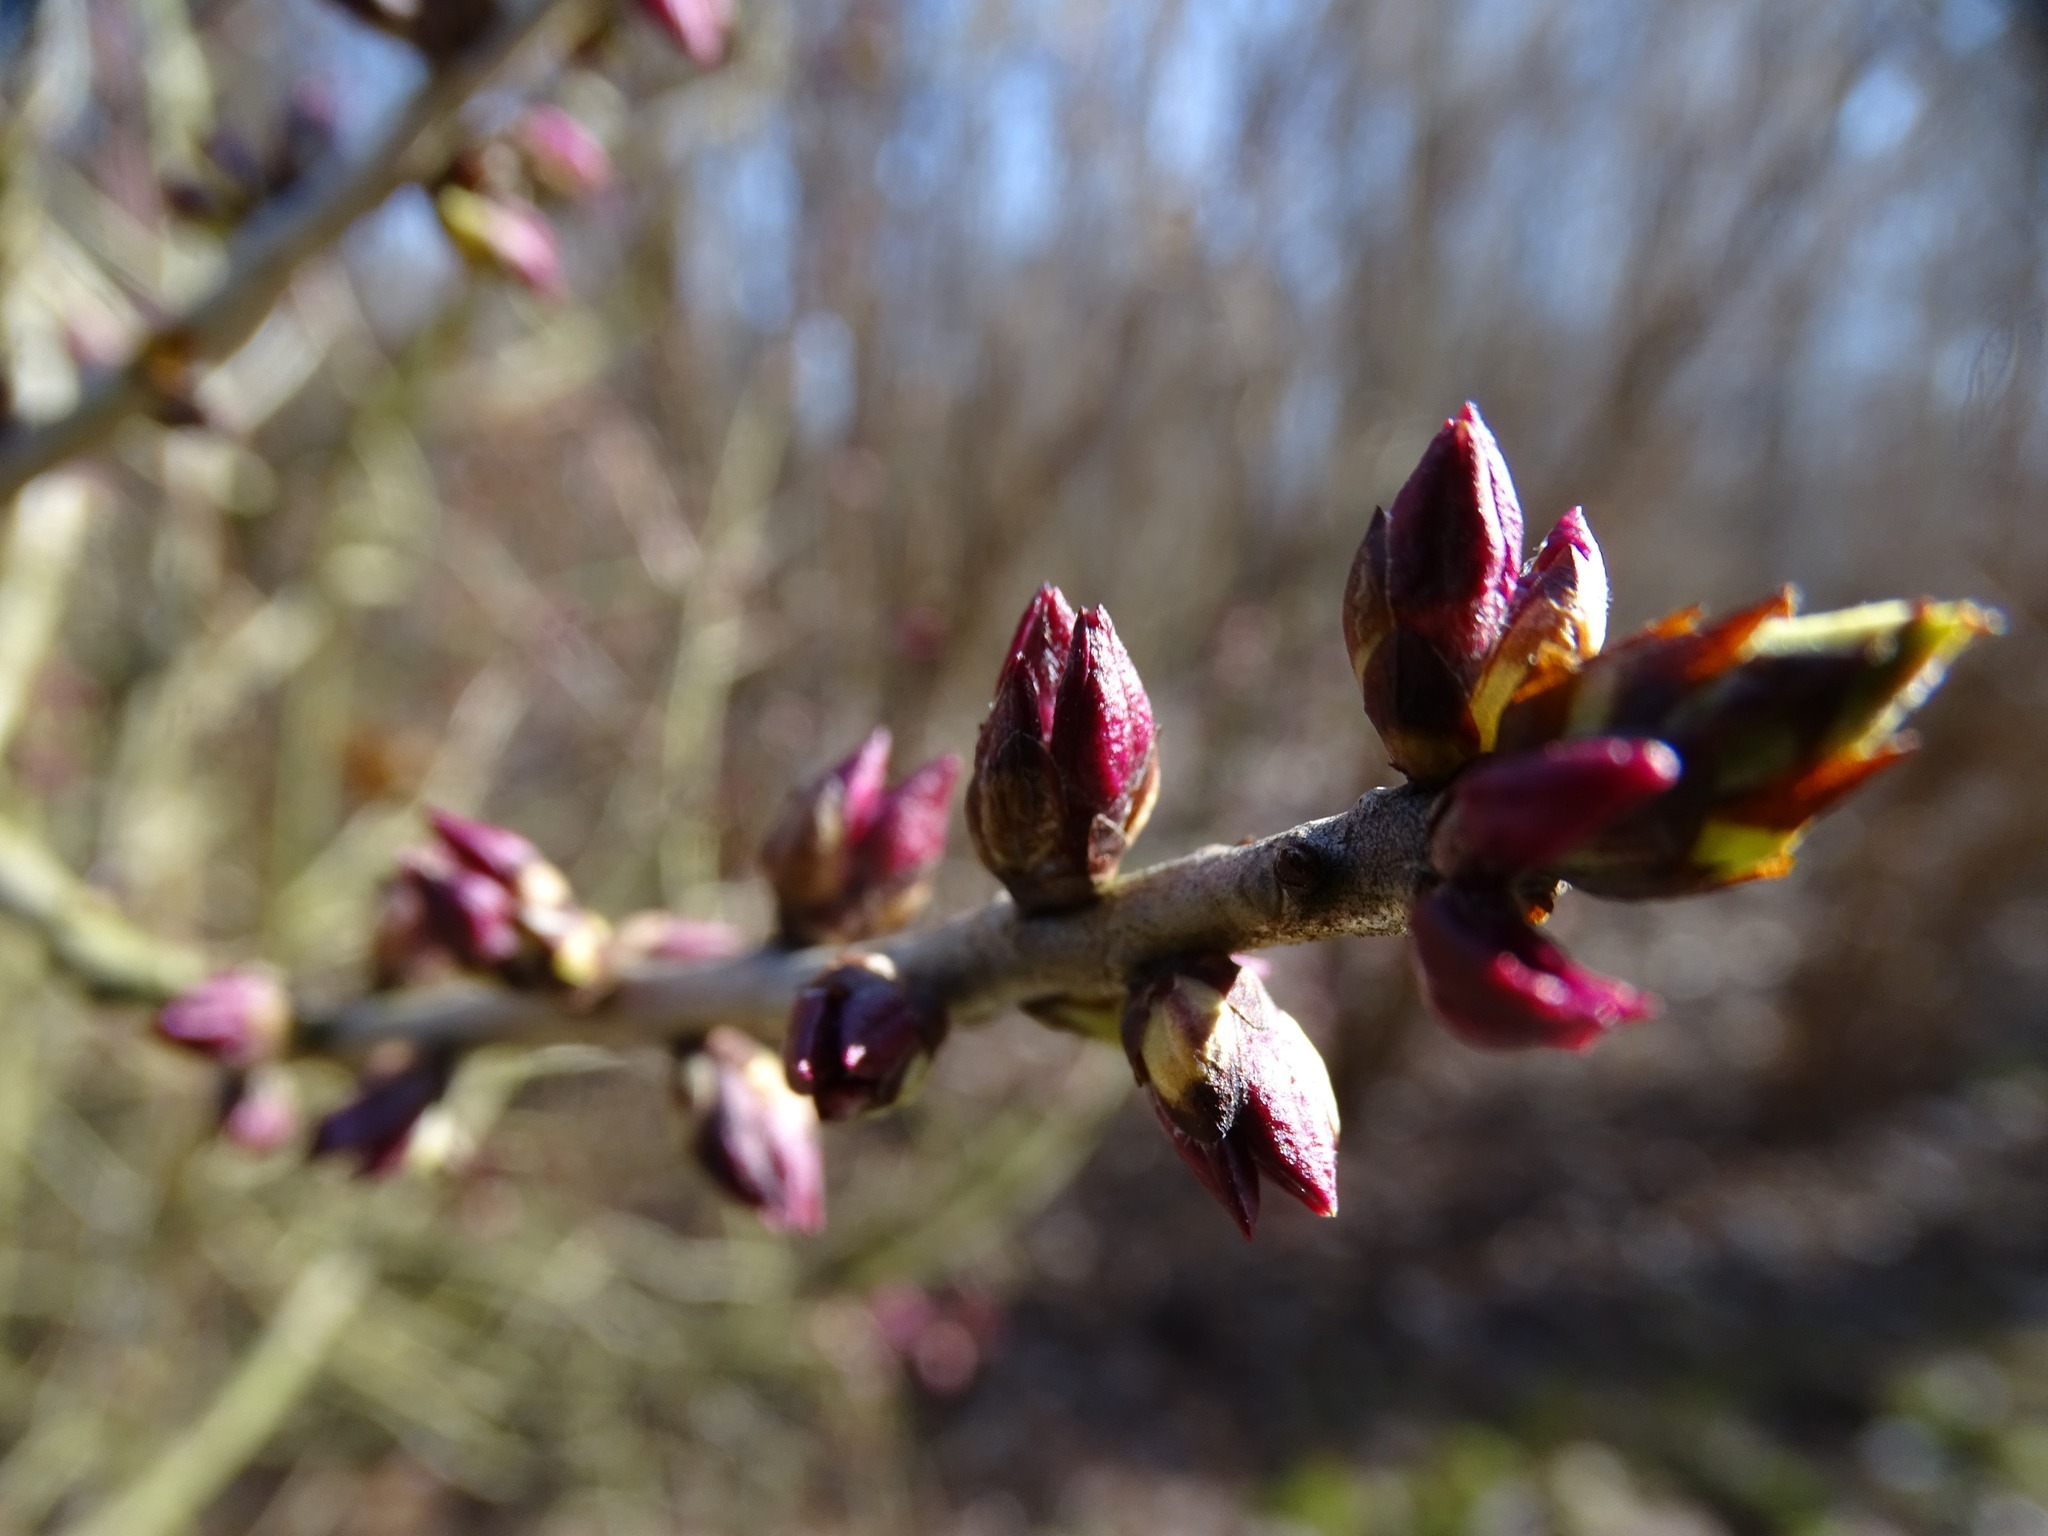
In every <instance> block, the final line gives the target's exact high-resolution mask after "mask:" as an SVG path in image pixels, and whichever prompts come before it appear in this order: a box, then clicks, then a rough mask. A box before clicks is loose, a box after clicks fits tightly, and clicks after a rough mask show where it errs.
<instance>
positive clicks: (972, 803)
mask: <svg viewBox="0 0 2048 1536" xmlns="http://www.w3.org/2000/svg"><path fill="white" fill-rule="evenodd" d="M1158 795H1159V757H1158V750H1157V746H1156V744H1155V731H1154V727H1153V721H1152V705H1151V701H1150V700H1149V699H1148V698H1147V697H1146V695H1145V686H1144V684H1143V682H1142V681H1140V679H1139V677H1138V671H1137V668H1136V667H1135V666H1134V665H1133V664H1132V662H1131V658H1130V654H1129V653H1128V652H1127V651H1125V649H1124V647H1123V643H1122V642H1121V641H1120V640H1118V639H1117V634H1116V627H1115V625H1114V624H1112V623H1111V622H1110V617H1109V614H1108V613H1107V612H1106V611H1104V610H1103V609H1100V608H1091V609H1089V610H1087V611H1086V612H1085V613H1082V614H1080V615H1078V616H1077V615H1076V614H1075V613H1074V611H1073V609H1071V608H1070V607H1068V606H1067V601H1066V599H1065V598H1064V597H1062V596H1061V595H1060V592H1059V589H1058V588H1057V587H1051V586H1047V587H1042V588H1040V589H1039V591H1038V594H1037V596H1035V597H1034V598H1033V599H1032V601H1031V605H1030V606H1029V607H1028V608H1027V609H1026V610H1025V612H1024V619H1023V622H1022V623H1021V624H1019V626H1018V628H1017V635H1016V638H1015V639H1014V640H1013V641H1012V642H1011V647H1010V653H1009V655H1008V656H1007V657H1006V658H1005V660H1004V663H1003V670H1002V673H1001V674H1000V676H999V677H998V678H997V680H996V696H995V700H994V703H993V704H992V705H991V706H990V709H989V714H988V718H987V719H986V720H985V721H984V722H983V723H982V727H981V734H980V737H979V739H978V740H977V742H976V744H975V752H974V776H973V778H972V779H971V780H970V781H969V783H968V790H967V828H968V832H969V833H970V835H971V836H972V837H973V839H974V846H975V851H976V852H977V853H979V854H980V855H981V861H982V863H983V864H984V865H986V866H987V868H988V869H989V871H990V873H992V874H994V875H995V876H996V877H997V878H998V879H999V880H1001V881H1002V882H1003V884H1004V885H1006V886H1008V887H1009V890H1010V894H1011V895H1012V896H1013V897H1015V898H1016V901H1017V904H1018V905H1019V906H1020V907H1023V908H1024V909H1025V910H1027V911H1048V910H1053V909H1057V908H1060V907H1066V906H1076V905H1080V904H1082V903H1084V902H1086V901H1089V900H1091V899H1092V898H1093V897H1094V896H1095V894H1096V893H1097V892H1098V891H1099V890H1101V889H1102V887H1103V886H1105V885H1107V884H1108V882H1109V881H1110V880H1111V879H1112V878H1113V877H1114V876H1115V874H1116V870H1117V866H1118V864H1119V863H1120V862H1121V860H1122V858H1123V855H1124V851H1125V849H1127V848H1128V847H1129V846H1130V844H1131V842H1132V841H1133V840H1134V839H1135V838H1136V837H1137V835H1138V833H1139V832H1140V831H1142V830H1143V828H1144V825H1145V822H1146V819H1147V818H1148V817H1150V815H1151V814H1152V806H1153V803H1154V801H1156V800H1157V798H1158Z"/></svg>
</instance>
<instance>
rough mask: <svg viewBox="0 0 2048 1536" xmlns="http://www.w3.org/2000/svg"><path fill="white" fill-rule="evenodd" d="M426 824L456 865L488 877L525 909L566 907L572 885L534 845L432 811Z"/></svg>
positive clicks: (482, 823) (495, 828) (516, 836)
mask: <svg viewBox="0 0 2048 1536" xmlns="http://www.w3.org/2000/svg"><path fill="white" fill-rule="evenodd" d="M427 821H428V823H429V824H430V825H431V826H432V827H433V829H434V835H435V837H437V838H439V839H440V841H441V846H442V847H444V848H446V849H447V850H448V852H449V853H450V854H451V855H452V856H453V857H454V859H455V860H456V862H457V863H459V864H462V865H463V866H465V867H466V868H469V869H473V870H475V871H476V872H477V873H478V874H480V875H488V876H489V877H490V878H491V879H493V880H495V881H497V882H498V884H500V885H502V886H504V887H505V888H506V889H507V890H508V891H510V892H511V893H512V894H513V896H514V897H516V898H517V899H518V901H519V902H520V904H521V905H523V906H547V907H559V906H566V905H567V904H568V901H569V894H570V893H569V882H568V880H567V879H566V878H565V877H564V876H563V874H562V872H561V871H560V870H559V869H557V868H555V866H554V865H553V864H551V863H549V862H548V861H547V859H546V858H545V857H543V856H542V854H541V851H540V850H539V849H538V848H536V847H534V846H533V844H532V843H530V842H528V841H527V840H526V839H525V838H523V837H521V836H520V835H519V834H518V833H517V832H514V831H512V830H511V829H510V828H507V827H498V826H493V825H492V824H491V823H489V822H487V821H475V820H472V819H471V818H469V817H467V816H457V815H456V814H455V813H454V812H452V811H437V810H430V811H428V812H427Z"/></svg>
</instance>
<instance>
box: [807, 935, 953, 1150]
mask: <svg viewBox="0 0 2048 1536" xmlns="http://www.w3.org/2000/svg"><path fill="white" fill-rule="evenodd" d="M945 1028H946V1024H945V1019H944V1018H943V1016H940V1015H937V1014H934V1013H932V1012H930V1011H929V1010H927V1009H925V1008H922V1007H920V1006H919V1005H918V1004H917V1003H916V1002H915V1001H914V1000H913V999H912V998H911V996H910V994H909V993H907V992H906V991H905V990H904V989H903V987H902V986H901V985H900V984H899V983H898V982H897V980H896V968H895V966H894V965H892V964H891V963H890V962H889V961H888V960H887V959H885V958H883V957H881V956H879V955H865V956H862V957H860V958H859V959H858V960H855V961H852V962H850V963H848V964H845V965H841V966H838V967H836V968H834V969H833V970H830V971H827V972H826V973H825V974H824V975H822V976H820V977H819V978H818V979H817V980H816V981H813V982H812V983H811V984H810V985H809V986H807V987H805V988H804V989H803V990H802V991H801V992H799V993H798V994H797V1000H796V1007H795V1008H794V1010H793V1011H792V1012H791V1014H790V1020H789V1034H788V1036H787V1038H786V1039H785V1040H784V1042H783V1050H782V1062H783V1068H784V1070H785V1072H786V1073H787V1074H788V1079H789V1086H790V1087H791V1088H794V1089H795V1090H796V1091H797V1092H798V1093H805V1094H809V1095H810V1096H811V1097H812V1098H813V1099H814V1100H816V1101H817V1106H818V1114H819V1117H820V1118H821V1119H825V1120H845V1119H848V1118H849V1117H851V1116H853V1115H857V1114H860V1113H862V1112H864V1111H867V1110H871V1109H881V1108H883V1107H885V1106H887V1105H890V1104H893V1103H895V1102H896V1100H897V1099H898V1098H899V1097H901V1096H902V1093H903V1090H904V1088H905V1086H906V1085H907V1084H908V1082H909V1079H910V1077H911V1075H912V1074H913V1073H914V1072H915V1071H917V1070H919V1069H921V1068H922V1067H923V1066H924V1064H925V1063H926V1062H928V1061H929V1060H930V1059H931V1054H932V1052H933V1051H934V1050H936V1049H937V1048H938V1044H939V1040H940V1038H941V1037H942V1036H943V1035H944V1033H945Z"/></svg>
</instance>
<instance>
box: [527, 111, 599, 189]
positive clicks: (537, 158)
mask: <svg viewBox="0 0 2048 1536" xmlns="http://www.w3.org/2000/svg"><path fill="white" fill-rule="evenodd" d="M512 139H513V142H514V143H515V144H517V145H518V146H519V153H520V155H521V156H522V158H524V160H525V161H526V170H527V174H528V175H530V176H532V178H533V179H534V181H535V182H536V183H538V184H539V185H540V186H541V187H543V188H545V189H546V190H547V191H549V192H552V193H554V194H555V196H557V197H568V198H578V197H590V196H592V195H593V194H595V193H598V192H602V191H603V190H604V189H605V188H606V187H608V186H610V185H611V181H612V160H611V156H610V155H608V154H606V153H605V148H604V146H603V145H602V144H600V143H599V142H598V141H597V135H595V134H594V133H592V132H591V131H590V130H589V129H588V128H586V127H584V126H583V124H582V123H581V122H580V121H579V120H578V119H577V118H575V117H574V116H572V115H571V114H570V113H568V112H565V111H563V110H562V109H561V108H560V107H556V106H547V105H543V106H537V107H529V108H528V109H527V110H526V112H525V113H524V114H523V115H522V116H521V117H520V119H519V122H518V124H517V125H516V126H515V127H514V128H513V130H512Z"/></svg>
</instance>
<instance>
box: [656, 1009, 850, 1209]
mask: <svg viewBox="0 0 2048 1536" xmlns="http://www.w3.org/2000/svg"><path fill="white" fill-rule="evenodd" d="M678 1068H679V1073H680V1078H681V1082H680V1087H681V1089H682V1092H683V1096H684V1098H685V1101H686V1103H687V1106H688V1107H689V1108H690V1109H691V1110H693V1111H694V1112H695V1113H696V1115H697V1117H698V1118H697V1129H696V1134H695V1137H694V1141H693V1146H694V1148H695V1151H696V1155H697V1160H698V1161H699V1162H700V1163H702V1164H703V1166H704V1171H705V1172H706V1173H708V1174H710V1175H711V1177H712V1178H713V1179H714V1180H715V1181H716V1182H717V1183H718V1185H719V1186H720V1187H721V1188H722V1189H724V1190H725V1191H726V1193H727V1194H729V1195H731V1196H732V1197H733V1198H734V1199H736V1200H738V1201H740V1202H741V1203H743V1204H745V1205H750V1206H752V1207H753V1208H754V1209H755V1210H757V1211H759V1212H760V1213H761V1220H762V1221H763V1222H765V1223H766V1224H767V1225H768V1226H770V1227H772V1228H774V1229H775V1230H777V1231H788V1232H816V1231H817V1230H818V1229H819V1228H821V1227H823V1226H824V1224H825V1167H824V1158H823V1154H822V1153H821V1151H820V1149H819V1146H818V1110H817V1106H816V1104H815V1103H813V1102H812V1100H811V1099H809V1098H807V1097H805V1096H804V1095H803V1094H800V1093H797V1092H796V1091H794V1090H793V1089H792V1088H791V1087H790V1086H789V1083H788V1081H787V1080H786V1079H785V1077H784V1075H783V1069H782V1061H781V1059H780V1058H779V1057H778V1056H777V1055H776V1054H775V1052H773V1051H771V1050H769V1049H768V1048H767V1047H766V1046H764V1045H762V1044H760V1043H759V1042H758V1041H756V1040H754V1039H752V1038H751V1037H750V1036H747V1035H744V1034H742V1033H740V1031H738V1030H736V1029H729V1028H726V1027H724V1026H720V1027H719V1028H717V1029H714V1030H712V1031H711V1033H710V1034H709V1035H707V1036H705V1038H704V1041H703V1043H702V1044H701V1045H700V1046H698V1047H697V1048H696V1049H695V1050H694V1051H692V1052H690V1053H689V1054H688V1055H686V1056H684V1057H682V1058H681V1059H680V1060H679V1062H678Z"/></svg>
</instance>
